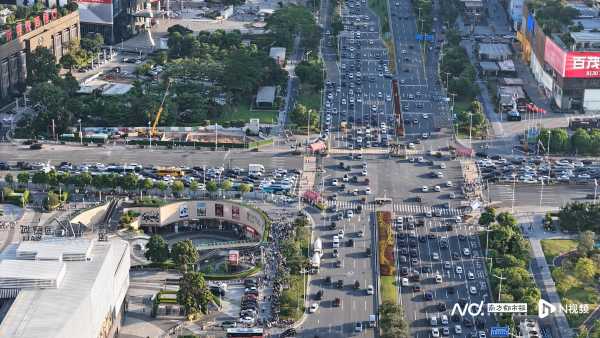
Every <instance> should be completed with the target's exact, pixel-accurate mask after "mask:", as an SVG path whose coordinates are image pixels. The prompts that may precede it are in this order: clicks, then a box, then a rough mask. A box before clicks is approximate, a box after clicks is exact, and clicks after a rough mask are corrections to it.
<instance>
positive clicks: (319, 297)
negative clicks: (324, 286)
mask: <svg viewBox="0 0 600 338" xmlns="http://www.w3.org/2000/svg"><path fill="white" fill-rule="evenodd" d="M323 294H324V292H323V290H319V291H317V293H316V294H315V299H317V300H321V299H323Z"/></svg>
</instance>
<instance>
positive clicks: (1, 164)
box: [0, 162, 10, 170]
mask: <svg viewBox="0 0 600 338" xmlns="http://www.w3.org/2000/svg"><path fill="white" fill-rule="evenodd" d="M0 170H10V166H9V165H8V163H6V162H0Z"/></svg>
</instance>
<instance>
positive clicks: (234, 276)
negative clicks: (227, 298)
mask: <svg viewBox="0 0 600 338" xmlns="http://www.w3.org/2000/svg"><path fill="white" fill-rule="evenodd" d="M258 271H260V266H255V267H252V268H251V269H248V270H246V271H242V272H240V273H234V274H229V275H204V279H206V280H231V279H242V278H246V277H248V276H251V275H253V274H255V273H257V272H258Z"/></svg>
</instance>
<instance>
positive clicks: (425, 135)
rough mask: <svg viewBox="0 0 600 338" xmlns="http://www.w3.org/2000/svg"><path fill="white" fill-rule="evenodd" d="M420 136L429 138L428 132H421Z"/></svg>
mask: <svg viewBox="0 0 600 338" xmlns="http://www.w3.org/2000/svg"><path fill="white" fill-rule="evenodd" d="M421 138H424V139H426V138H429V134H427V133H423V134H421Z"/></svg>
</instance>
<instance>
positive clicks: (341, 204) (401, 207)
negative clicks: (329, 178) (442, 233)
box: [326, 201, 464, 216]
mask: <svg viewBox="0 0 600 338" xmlns="http://www.w3.org/2000/svg"><path fill="white" fill-rule="evenodd" d="M326 204H327V206H328V207H333V206H334V205H335V206H337V207H338V208H340V209H356V208H357V207H358V206H359V205H360V206H362V208H363V210H366V211H378V210H381V209H385V208H387V209H388V210H390V211H393V212H394V213H397V214H403V215H422V214H425V213H427V212H430V213H438V214H439V215H441V216H460V215H463V214H464V212H463V211H462V210H461V209H456V208H441V207H430V206H427V205H421V204H414V203H393V204H391V205H390V204H387V205H376V204H372V203H369V204H363V203H360V202H352V201H327V203H326ZM390 206H391V207H390Z"/></svg>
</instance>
